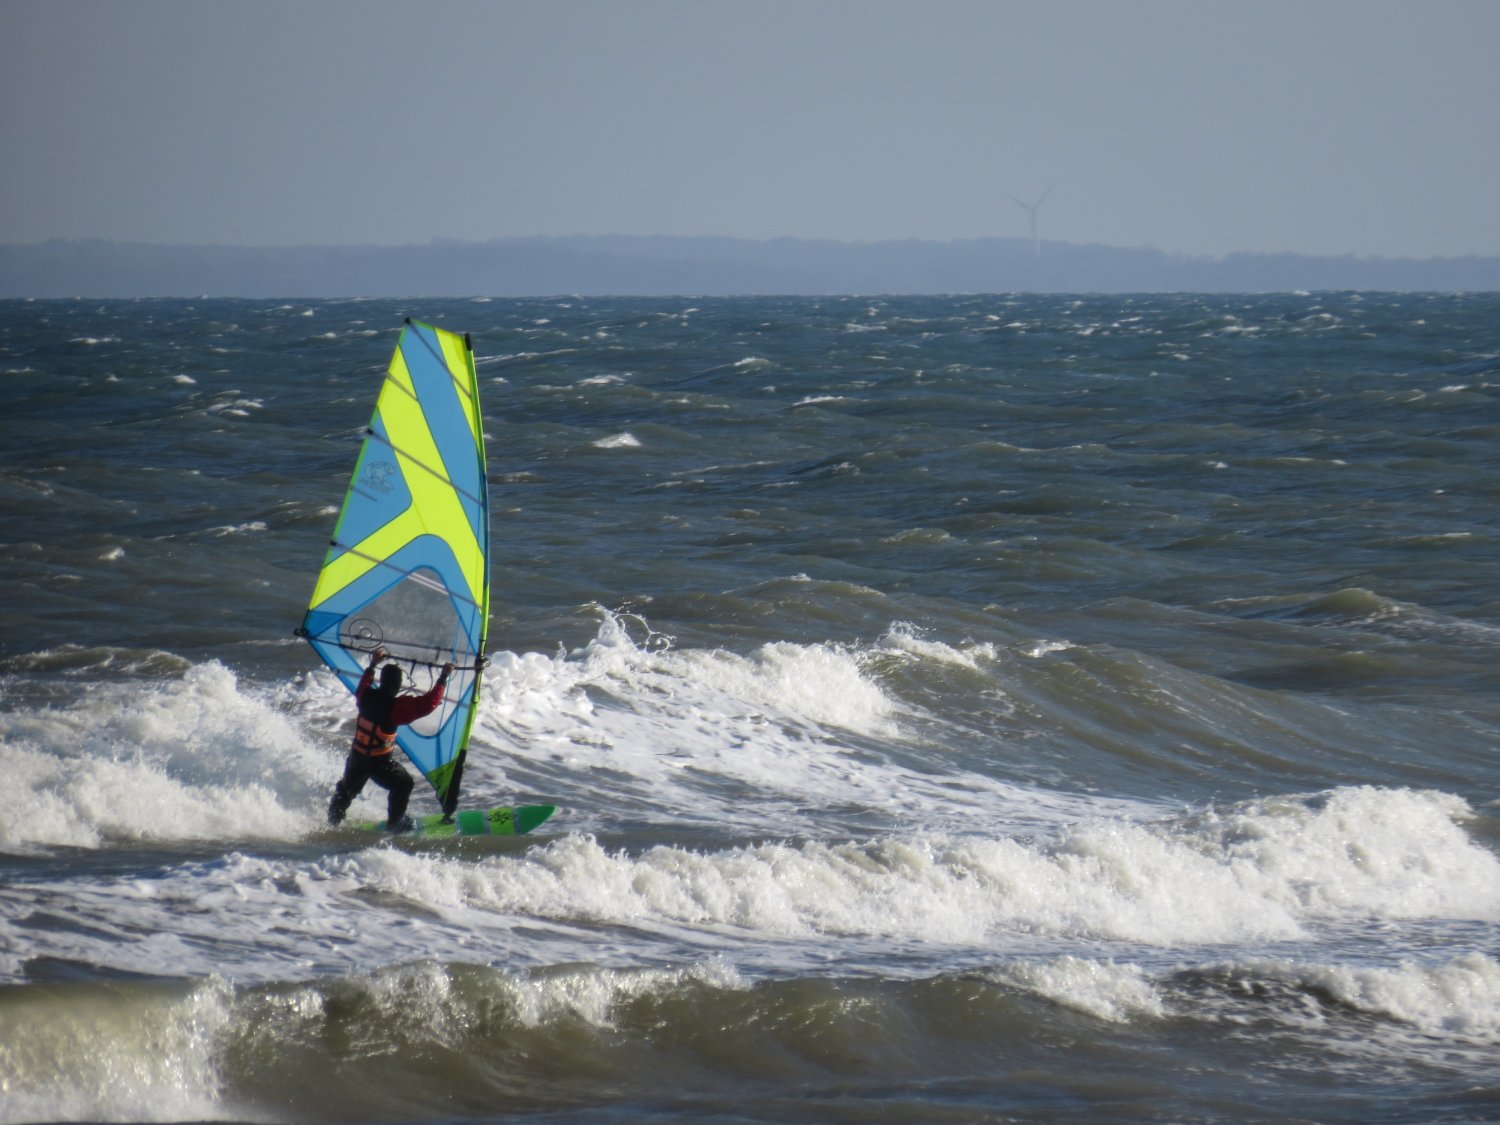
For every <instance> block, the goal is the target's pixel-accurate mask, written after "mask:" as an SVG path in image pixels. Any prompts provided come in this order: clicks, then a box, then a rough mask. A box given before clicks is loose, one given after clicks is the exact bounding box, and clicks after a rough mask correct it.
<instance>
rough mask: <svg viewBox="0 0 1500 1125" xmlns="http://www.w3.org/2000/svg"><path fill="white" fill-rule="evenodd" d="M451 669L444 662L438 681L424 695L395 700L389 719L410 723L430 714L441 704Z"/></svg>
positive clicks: (407, 696) (398, 722) (451, 666)
mask: <svg viewBox="0 0 1500 1125" xmlns="http://www.w3.org/2000/svg"><path fill="white" fill-rule="evenodd" d="M452 671H453V665H451V664H445V665H444V666H443V674H442V675H440V676H439V677H438V682H437V683H435V684H433V685H432V690H431V691H429V692H427V694H425V695H416V696H410V695H405V696H402V697H401V698H400V699H398V700H396V705H395V707H394V709H393V710H392V711H391V719H392V720H393V721H394V722H396V723H397V724H400V723H410V722H414V721H416V720H417V719H420V718H422V717H423V716H425V715H430V714H432V713H433V712H434V711H436V710H437V709H438V708H439V707H441V706H442V705H443V695H444V694H445V693H446V692H447V690H448V675H449V673H450V672H452Z"/></svg>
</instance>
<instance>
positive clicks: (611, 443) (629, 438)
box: [593, 433, 641, 449]
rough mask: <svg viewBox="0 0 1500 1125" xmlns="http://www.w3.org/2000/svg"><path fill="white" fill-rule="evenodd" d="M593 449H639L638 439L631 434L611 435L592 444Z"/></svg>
mask: <svg viewBox="0 0 1500 1125" xmlns="http://www.w3.org/2000/svg"><path fill="white" fill-rule="evenodd" d="M593 446H594V448H595V449H639V448H640V447H641V440H640V438H638V437H636V436H635V435H634V434H632V433H621V434H612V435H611V436H609V437H606V438H600V439H599V440H598V441H596V442H594V443H593Z"/></svg>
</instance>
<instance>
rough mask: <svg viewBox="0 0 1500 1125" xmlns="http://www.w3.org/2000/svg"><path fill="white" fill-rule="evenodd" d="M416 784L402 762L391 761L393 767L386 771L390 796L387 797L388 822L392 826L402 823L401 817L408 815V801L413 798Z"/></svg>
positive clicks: (386, 817)
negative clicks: (413, 788)
mask: <svg viewBox="0 0 1500 1125" xmlns="http://www.w3.org/2000/svg"><path fill="white" fill-rule="evenodd" d="M413 784H415V783H414V782H413V781H412V779H411V774H409V773H407V772H406V769H405V768H404V767H403V766H402V765H401V763H400V762H395V761H393V762H391V768H390V770H389V771H388V772H387V773H386V788H387V789H388V790H389V791H390V796H389V797H388V798H387V799H386V815H385V819H386V823H387V824H390V825H391V826H392V827H394V826H396V825H398V824H400V823H401V818H402V817H404V816H405V815H406V802H407V801H408V800H410V798H411V788H412V785H413Z"/></svg>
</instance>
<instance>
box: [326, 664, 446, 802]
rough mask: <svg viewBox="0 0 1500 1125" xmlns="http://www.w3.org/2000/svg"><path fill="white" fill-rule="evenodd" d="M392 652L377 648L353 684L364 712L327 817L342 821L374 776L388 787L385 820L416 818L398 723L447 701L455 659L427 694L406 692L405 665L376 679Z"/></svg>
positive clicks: (389, 668) (384, 671)
mask: <svg viewBox="0 0 1500 1125" xmlns="http://www.w3.org/2000/svg"><path fill="white" fill-rule="evenodd" d="M389 655H390V654H389V653H387V652H386V651H385V649H383V648H377V649H376V650H375V652H374V653H373V654H372V655H371V657H370V665H369V667H368V668H366V669H365V674H364V675H363V676H361V677H360V680H359V686H358V687H357V688H355V689H354V699H355V702H356V703H357V704H358V705H359V718H358V720H357V722H356V726H355V731H354V744H353V745H352V746H350V747H349V757H348V759H347V760H346V761H345V762H344V776H343V777H342V778H340V779H339V783H338V784H337V785H336V786H335V787H334V790H333V800H331V801H330V802H329V803H328V823H329V824H333V825H337V824H342V823H343V821H344V814H345V813H347V812H348V811H349V805H350V803H351V802H353V800H354V798H355V797H358V796H359V794H360V790H362V789H363V788H364V787H365V782H367V781H373V782H374V783H375V784H376V785H378V786H380V787H381V788H382V789H384V790H385V791H386V793H387V799H386V824H387V826H388V827H389V829H390V831H392V832H410V831H411V829H412V822H411V818H410V817H408V816H407V815H406V802H407V800H408V799H409V798H410V797H411V790H412V785H413V782H412V779H411V774H409V773H407V772H406V769H405V768H404V767H403V766H402V765H401V763H400V762H398V761H397V760H396V756H395V754H394V753H393V751H394V750H395V748H396V728H397V727H399V726H402V725H404V724H406V723H411V722H415V721H416V720H418V719H420V718H422V717H423V716H424V715H430V714H432V713H433V712H434V711H436V710H437V709H438V707H440V706H441V705H442V702H443V692H444V691H445V690H446V688H447V686H448V677H449V676H450V675H451V674H452V673H453V665H452V664H444V665H443V671H442V674H441V675H439V676H438V680H437V683H435V684H433V685H432V689H431V690H430V691H427V692H425V693H423V694H422V695H402V694H401V679H402V677H401V667H400V665H398V664H388V665H386V667H385V668H384V669H382V671H381V673H380V686H379V687H378V688H377V687H375V686H374V684H375V669H376V668H378V667H379V666H380V665H381V663H383V662H384V661H385V660H386V658H387V657H388V656H389Z"/></svg>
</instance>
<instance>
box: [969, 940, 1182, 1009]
mask: <svg viewBox="0 0 1500 1125" xmlns="http://www.w3.org/2000/svg"><path fill="white" fill-rule="evenodd" d="M983 975H984V976H985V977H986V978H987V979H989V980H992V981H995V982H996V983H999V984H1007V985H1010V986H1012V987H1015V988H1022V989H1025V990H1026V991H1028V992H1034V993H1036V994H1038V995H1040V996H1045V997H1046V998H1047V999H1049V1000H1053V1001H1055V1002H1057V1003H1059V1004H1062V1005H1064V1006H1065V1007H1069V1008H1074V1009H1077V1010H1078V1011H1080V1012H1086V1013H1087V1014H1089V1015H1091V1016H1094V1017H1096V1018H1098V1019H1101V1020H1108V1021H1110V1022H1111V1023H1127V1022H1129V1021H1130V1020H1132V1019H1142V1018H1161V1017H1163V1016H1165V1015H1167V1007H1166V1004H1165V1002H1164V1001H1163V1000H1162V997H1161V993H1160V992H1159V991H1158V989H1157V987H1156V985H1155V984H1154V983H1153V982H1152V980H1151V979H1150V977H1148V976H1147V974H1146V972H1145V970H1144V969H1142V968H1141V967H1140V966H1139V965H1120V964H1116V963H1114V962H1113V961H1097V960H1093V959H1091V958H1086V957H1074V956H1071V955H1068V956H1063V957H1057V958H1052V959H1050V960H1045V961H1034V962H1033V961H1022V962H1017V963H1015V964H1012V965H1007V966H1004V967H1003V968H997V969H992V970H989V971H987V972H986V973H984V974H983Z"/></svg>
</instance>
